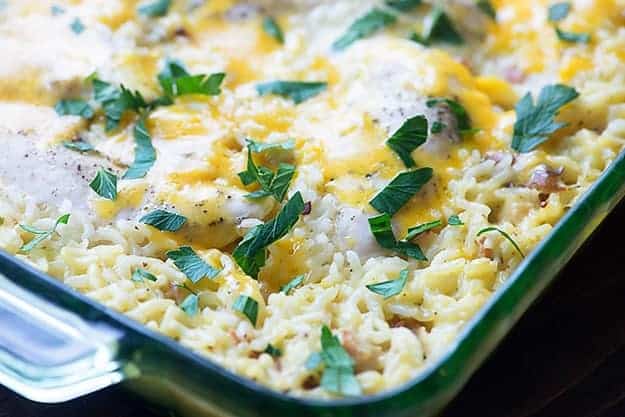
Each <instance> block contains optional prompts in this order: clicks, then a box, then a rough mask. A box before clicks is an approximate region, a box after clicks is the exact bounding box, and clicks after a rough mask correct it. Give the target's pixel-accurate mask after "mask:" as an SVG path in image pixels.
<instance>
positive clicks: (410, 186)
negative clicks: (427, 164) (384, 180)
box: [369, 168, 433, 216]
mask: <svg viewBox="0 0 625 417" xmlns="http://www.w3.org/2000/svg"><path fill="white" fill-rule="evenodd" d="M432 173H433V171H432V168H420V169H415V170H413V171H406V172H402V173H400V174H398V175H397V176H396V177H395V178H393V179H392V180H391V182H389V183H388V185H387V186H386V187H384V189H383V190H382V191H380V192H379V193H378V194H376V196H375V197H373V199H371V201H369V204H371V206H372V207H373V208H375V209H376V210H377V211H379V212H380V213H388V214H390V215H391V216H392V215H394V214H395V213H397V212H398V211H399V209H401V208H402V207H403V206H404V204H406V203H407V202H408V200H410V199H411V198H412V197H413V196H414V195H415V194H416V193H417V192H418V191H419V190H420V189H421V187H423V185H425V184H426V183H427V182H428V181H429V180H430V179H431V178H432Z"/></svg>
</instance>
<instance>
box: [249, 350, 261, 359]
mask: <svg viewBox="0 0 625 417" xmlns="http://www.w3.org/2000/svg"><path fill="white" fill-rule="evenodd" d="M262 353H263V352H256V351H255V350H253V351H251V352H250V353H249V354H248V355H247V356H248V357H249V358H252V359H258V358H260V355H261V354H262Z"/></svg>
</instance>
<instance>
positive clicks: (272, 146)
mask: <svg viewBox="0 0 625 417" xmlns="http://www.w3.org/2000/svg"><path fill="white" fill-rule="evenodd" d="M245 141H246V142H247V146H248V148H249V149H250V150H251V151H252V152H256V153H261V152H265V151H271V150H284V151H290V150H293V149H295V141H294V140H293V139H288V140H285V141H284V142H273V143H263V142H256V141H253V140H251V139H246V140H245Z"/></svg>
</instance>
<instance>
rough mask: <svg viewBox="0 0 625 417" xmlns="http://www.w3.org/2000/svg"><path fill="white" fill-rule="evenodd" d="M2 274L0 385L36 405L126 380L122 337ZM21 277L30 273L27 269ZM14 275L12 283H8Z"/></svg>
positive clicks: (116, 332) (78, 394)
mask: <svg viewBox="0 0 625 417" xmlns="http://www.w3.org/2000/svg"><path fill="white" fill-rule="evenodd" d="M3 273H5V274H6V276H5V275H2V273H0V384H1V385H4V386H6V387H7V388H9V389H11V390H13V391H15V392H16V393H18V394H20V395H22V396H24V397H26V398H28V399H30V400H33V401H39V402H47V403H55V402H62V401H67V400H71V399H74V398H78V397H80V396H82V395H85V394H88V393H91V392H94V391H97V390H99V389H101V388H104V387H107V386H109V385H112V384H116V383H118V382H120V381H122V380H123V379H124V378H125V376H126V374H125V372H124V371H123V370H122V364H121V363H119V362H118V361H117V360H116V356H117V355H116V354H117V346H118V343H117V341H118V340H119V339H120V337H121V335H120V334H119V332H118V331H116V330H114V329H112V328H110V327H109V326H106V325H105V324H98V323H88V322H87V321H86V320H84V319H82V318H81V317H80V316H78V315H77V314H75V313H72V312H69V311H67V310H65V309H63V308H61V307H58V306H57V305H54V304H53V303H52V302H50V301H47V300H45V299H44V298H43V297H38V296H36V295H34V294H33V293H32V292H29V291H26V290H24V289H23V288H21V287H19V286H18V285H16V284H15V282H19V281H18V280H16V279H15V278H16V277H15V276H12V275H13V274H14V273H15V271H7V270H5V271H3ZM22 273H28V268H27V267H26V268H24V270H23V271H22ZM7 277H10V278H12V279H9V278H7Z"/></svg>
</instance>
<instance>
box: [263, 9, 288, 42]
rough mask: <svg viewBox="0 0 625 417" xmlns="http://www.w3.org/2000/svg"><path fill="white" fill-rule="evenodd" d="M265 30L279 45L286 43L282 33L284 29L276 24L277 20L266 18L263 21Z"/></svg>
mask: <svg viewBox="0 0 625 417" xmlns="http://www.w3.org/2000/svg"><path fill="white" fill-rule="evenodd" d="M263 30H264V31H265V33H266V34H267V35H269V36H271V37H272V38H274V39H275V40H276V41H277V42H278V43H284V32H282V29H281V28H280V26H279V25H278V22H276V19H274V18H273V17H271V16H266V17H265V18H264V19H263Z"/></svg>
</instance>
